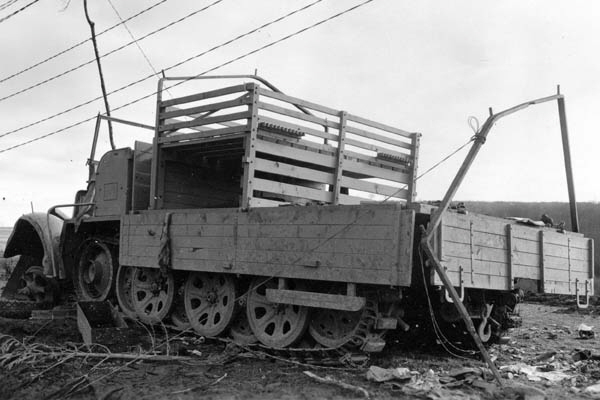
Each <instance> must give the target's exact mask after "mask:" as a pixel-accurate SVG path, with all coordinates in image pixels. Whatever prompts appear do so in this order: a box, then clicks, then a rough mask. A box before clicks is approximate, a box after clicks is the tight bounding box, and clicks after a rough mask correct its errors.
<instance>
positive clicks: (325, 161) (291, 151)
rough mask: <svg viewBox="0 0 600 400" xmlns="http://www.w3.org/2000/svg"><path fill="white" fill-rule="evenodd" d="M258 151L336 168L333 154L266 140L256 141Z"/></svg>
mask: <svg viewBox="0 0 600 400" xmlns="http://www.w3.org/2000/svg"><path fill="white" fill-rule="evenodd" d="M256 151H257V152H263V153H267V154H272V155H276V156H280V157H285V158H291V159H293V160H297V161H303V162H307V163H311V164H316V165H322V166H324V167H328V168H332V169H333V168H335V157H333V156H332V155H325V154H319V153H316V152H313V151H309V150H302V149H298V148H292V147H289V146H282V145H278V144H275V143H271V142H268V141H266V140H257V141H256Z"/></svg>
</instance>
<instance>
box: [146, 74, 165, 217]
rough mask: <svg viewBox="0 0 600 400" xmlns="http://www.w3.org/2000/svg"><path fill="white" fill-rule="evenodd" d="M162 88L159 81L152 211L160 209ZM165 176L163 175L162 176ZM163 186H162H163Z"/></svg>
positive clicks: (153, 162)
mask: <svg viewBox="0 0 600 400" xmlns="http://www.w3.org/2000/svg"><path fill="white" fill-rule="evenodd" d="M162 88H163V80H162V79H159V80H158V90H157V91H156V124H155V125H154V140H153V142H152V154H153V155H154V157H152V165H151V168H152V170H151V174H152V175H151V177H150V207H149V208H150V209H157V208H159V202H158V190H159V189H158V186H159V163H160V162H161V160H160V154H159V151H158V146H159V138H160V130H159V127H160V125H161V119H160V114H161V113H162V108H163V106H162ZM160 175H161V176H163V175H162V174H160ZM161 186H162V185H161Z"/></svg>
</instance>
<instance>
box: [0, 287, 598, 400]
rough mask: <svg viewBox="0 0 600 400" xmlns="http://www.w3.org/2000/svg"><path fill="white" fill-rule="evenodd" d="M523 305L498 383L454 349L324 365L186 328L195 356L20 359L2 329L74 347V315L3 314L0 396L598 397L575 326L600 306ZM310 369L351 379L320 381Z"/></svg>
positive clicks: (186, 347) (144, 338)
mask: <svg viewBox="0 0 600 400" xmlns="http://www.w3.org/2000/svg"><path fill="white" fill-rule="evenodd" d="M519 307H520V314H521V317H522V319H523V325H522V326H521V327H519V328H515V329H512V330H511V332H510V335H511V336H510V337H511V339H510V341H509V342H508V343H506V344H496V345H493V346H492V347H491V349H490V354H491V356H492V358H493V359H494V360H495V362H496V365H497V366H498V367H499V368H500V370H501V374H502V375H503V378H504V379H503V383H504V386H503V387H500V386H499V385H498V384H497V383H496V382H494V381H493V378H492V376H491V374H490V373H489V371H488V370H486V368H485V364H484V363H482V362H480V361H478V360H473V359H461V358H456V357H453V356H450V355H448V354H447V353H444V352H443V349H441V348H436V347H435V346H433V347H429V348H421V347H420V348H412V349H407V348H406V347H403V346H399V345H397V346H394V345H391V346H389V347H388V348H386V350H385V351H384V352H383V353H382V354H379V355H375V356H372V357H371V358H370V360H369V361H368V364H367V365H365V366H361V367H354V368H347V367H342V368H339V367H336V368H332V367H329V368H324V367H315V366H307V365H298V364H295V363H294V361H293V360H292V361H290V360H277V359H274V358H271V357H269V356H267V355H265V354H263V353H261V352H256V351H253V352H249V351H246V350H244V349H240V348H239V347H236V346H233V345H231V344H227V343H225V342H219V341H207V342H205V343H200V342H201V340H199V339H198V338H193V337H189V336H188V337H186V339H185V340H181V341H180V340H178V339H175V340H174V339H173V337H172V336H171V341H170V347H171V348H170V354H173V353H175V352H177V351H178V350H177V348H178V346H179V348H180V350H182V351H179V353H186V354H187V355H188V356H190V359H189V360H185V361H170V362H168V361H141V360H136V359H131V360H127V359H126V360H106V361H103V362H100V361H101V360H100V359H92V358H83V357H71V358H68V357H67V358H65V357H64V356H62V357H61V356H60V355H58V356H56V357H55V358H48V357H45V358H44V357H42V356H41V355H39V354H37V355H36V353H35V352H32V353H30V355H29V358H27V357H26V356H25V355H24V354H21V355H20V356H19V357H13V359H12V361H13V362H12V363H11V362H10V361H11V360H10V352H11V349H10V348H9V347H10V346H7V345H6V343H8V342H7V341H6V340H5V341H4V342H3V341H2V338H3V337H4V338H5V339H6V338H7V337H8V336H1V335H10V336H11V337H14V338H16V339H17V340H19V341H20V342H21V343H25V345H26V346H29V348H31V349H34V350H35V348H36V346H38V345H36V344H40V343H41V344H45V345H47V346H53V345H55V344H60V347H52V348H53V349H57V350H56V351H58V352H60V348H63V349H69V348H75V346H77V343H81V336H80V335H79V332H78V329H77V324H76V322H75V321H73V320H69V321H34V320H10V319H0V365H2V367H0V382H1V384H0V399H63V398H72V399H102V400H107V399H131V398H137V399H163V398H168V399H195V398H209V399H248V398H257V399H258V398H260V399H312V398H328V399H345V398H366V397H369V398H375V399H387V398H396V399H413V398H423V399H442V398H443V399H480V398H481V399H530V400H533V399H542V398H544V396H545V397H546V398H548V399H555V398H571V399H576V398H591V397H592V396H593V395H591V394H587V393H585V392H584V389H585V388H586V387H588V386H591V385H593V384H596V383H597V382H599V381H600V361H598V359H600V356H598V355H600V346H599V341H600V338H599V337H594V338H590V339H581V338H580V337H579V334H578V331H577V328H578V326H579V325H580V324H581V323H585V324H587V325H590V326H595V328H594V329H596V328H597V330H598V332H600V317H599V316H598V312H599V311H600V307H598V306H594V307H590V309H588V310H586V311H577V310H576V308H575V307H574V305H573V304H572V301H571V302H564V301H563V300H558V301H556V300H552V299H547V298H546V299H541V300H540V299H536V301H535V302H528V303H525V304H521V305H520V306H519ZM169 334H170V335H175V333H173V332H171V333H169ZM139 335H140V336H139V338H140V342H142V343H144V345H147V344H148V343H149V342H150V339H149V338H153V340H154V344H153V345H154V346H155V348H157V349H158V348H159V347H160V344H159V342H160V341H161V336H160V334H159V333H155V334H154V335H152V334H148V332H146V333H144V331H140V332H139ZM3 343H4V345H3ZM413 347H414V346H413ZM49 348H50V347H49ZM13 349H14V348H13ZM91 350H92V351H97V350H94V349H91ZM586 350H587V352H586ZM593 358H598V359H593ZM7 359H8V361H7ZM370 366H379V367H382V368H407V369H406V370H402V371H405V373H407V374H408V375H409V377H412V378H410V379H395V380H391V381H388V382H383V383H377V382H372V381H369V380H367V378H366V376H367V370H368V369H369V367H370ZM533 366H538V368H537V369H536V368H535V367H533ZM482 368H483V372H481V371H482ZM461 369H462V370H461ZM305 371H310V372H312V373H313V374H315V375H316V376H318V377H321V378H325V377H331V378H333V379H334V380H336V381H337V382H338V383H339V382H342V383H343V384H349V385H354V387H352V388H342V387H340V386H338V385H337V384H333V383H322V382H318V381H317V380H316V378H314V377H310V376H308V375H307V374H305ZM407 371H408V372H407ZM532 371H535V372H532ZM544 371H545V372H544ZM540 372H541V373H540ZM536 375H542V377H539V376H536ZM361 389H362V390H361Z"/></svg>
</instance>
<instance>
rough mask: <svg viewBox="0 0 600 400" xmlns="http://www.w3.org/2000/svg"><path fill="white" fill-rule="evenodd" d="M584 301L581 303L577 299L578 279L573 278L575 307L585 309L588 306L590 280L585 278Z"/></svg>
mask: <svg viewBox="0 0 600 400" xmlns="http://www.w3.org/2000/svg"><path fill="white" fill-rule="evenodd" d="M584 283H585V303H581V302H580V301H579V279H575V297H576V298H577V308H578V309H580V310H585V309H586V308H588V307H589V306H590V290H589V285H590V281H589V280H587V279H586V280H585V281H584Z"/></svg>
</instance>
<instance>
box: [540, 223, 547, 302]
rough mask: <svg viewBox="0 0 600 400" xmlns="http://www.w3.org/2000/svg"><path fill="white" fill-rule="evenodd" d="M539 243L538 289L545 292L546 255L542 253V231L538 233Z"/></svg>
mask: <svg viewBox="0 0 600 400" xmlns="http://www.w3.org/2000/svg"><path fill="white" fill-rule="evenodd" d="M539 241H540V242H539V245H540V289H541V291H542V293H546V255H545V254H544V251H545V249H544V231H540V233H539Z"/></svg>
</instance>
